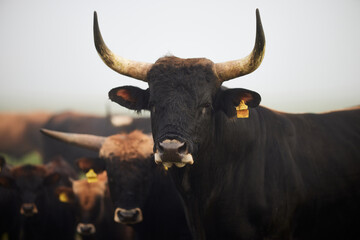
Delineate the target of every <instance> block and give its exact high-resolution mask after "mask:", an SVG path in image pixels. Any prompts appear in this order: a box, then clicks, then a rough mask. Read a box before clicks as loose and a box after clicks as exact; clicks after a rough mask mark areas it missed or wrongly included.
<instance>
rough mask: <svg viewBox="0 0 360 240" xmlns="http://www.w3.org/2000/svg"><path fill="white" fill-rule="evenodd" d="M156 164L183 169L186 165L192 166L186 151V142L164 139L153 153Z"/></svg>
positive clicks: (190, 158)
mask: <svg viewBox="0 0 360 240" xmlns="http://www.w3.org/2000/svg"><path fill="white" fill-rule="evenodd" d="M154 156H155V162H156V164H160V163H162V164H163V165H164V166H165V167H168V168H169V167H172V165H173V164H175V166H177V167H184V166H185V165H186V164H190V165H191V164H193V163H194V160H193V157H192V155H191V153H189V151H188V146H187V144H186V142H180V141H178V140H175V139H173V140H169V139H166V140H164V141H162V142H160V143H159V144H158V145H157V149H156V153H155V155H154Z"/></svg>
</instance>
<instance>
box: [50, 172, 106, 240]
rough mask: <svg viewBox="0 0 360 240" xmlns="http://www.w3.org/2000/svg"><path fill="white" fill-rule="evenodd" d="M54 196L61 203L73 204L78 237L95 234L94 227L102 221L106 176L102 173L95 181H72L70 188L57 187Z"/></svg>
mask: <svg viewBox="0 0 360 240" xmlns="http://www.w3.org/2000/svg"><path fill="white" fill-rule="evenodd" d="M56 194H57V195H58V197H59V200H60V201H61V202H65V203H69V204H74V206H75V209H76V218H77V221H78V224H77V227H76V230H77V232H78V233H79V234H80V235H91V234H94V233H95V232H96V225H97V224H98V223H99V222H100V221H102V220H103V219H104V215H105V204H107V203H106V201H105V198H106V197H109V196H107V195H108V194H109V193H108V190H107V175H106V172H102V173H101V174H98V175H97V176H96V181H89V180H88V179H81V180H76V181H75V180H72V188H69V187H59V188H58V189H57V190H56Z"/></svg>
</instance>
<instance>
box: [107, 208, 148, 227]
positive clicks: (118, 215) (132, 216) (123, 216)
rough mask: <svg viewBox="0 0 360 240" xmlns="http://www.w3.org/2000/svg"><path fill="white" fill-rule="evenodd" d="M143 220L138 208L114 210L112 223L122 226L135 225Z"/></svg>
mask: <svg viewBox="0 0 360 240" xmlns="http://www.w3.org/2000/svg"><path fill="white" fill-rule="evenodd" d="M142 220H143V216H142V212H141V209H140V208H133V209H129V210H127V209H123V208H116V209H115V214H114V221H115V222H118V223H122V224H136V223H139V222H141V221H142Z"/></svg>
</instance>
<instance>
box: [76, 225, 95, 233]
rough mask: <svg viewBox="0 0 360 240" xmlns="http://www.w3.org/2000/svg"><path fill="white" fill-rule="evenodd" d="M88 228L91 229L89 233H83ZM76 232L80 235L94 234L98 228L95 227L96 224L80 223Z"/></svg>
mask: <svg viewBox="0 0 360 240" xmlns="http://www.w3.org/2000/svg"><path fill="white" fill-rule="evenodd" d="M85 228H88V229H90V231H89V232H83V229H85ZM76 231H77V232H78V233H79V234H94V233H95V232H96V228H95V226H94V224H92V223H79V224H78V225H77V227H76Z"/></svg>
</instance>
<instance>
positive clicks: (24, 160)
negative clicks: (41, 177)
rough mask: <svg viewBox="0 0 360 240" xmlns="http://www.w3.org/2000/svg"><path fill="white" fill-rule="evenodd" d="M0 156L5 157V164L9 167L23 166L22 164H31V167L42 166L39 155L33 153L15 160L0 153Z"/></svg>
mask: <svg viewBox="0 0 360 240" xmlns="http://www.w3.org/2000/svg"><path fill="white" fill-rule="evenodd" d="M0 155H2V156H4V157H5V160H6V163H7V164H9V165H11V166H18V165H24V164H33V165H37V164H42V163H43V161H42V157H41V155H40V154H39V153H38V152H36V151H34V152H31V153H28V154H26V155H24V156H22V157H20V158H16V157H13V156H10V155H7V154H2V153H0Z"/></svg>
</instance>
